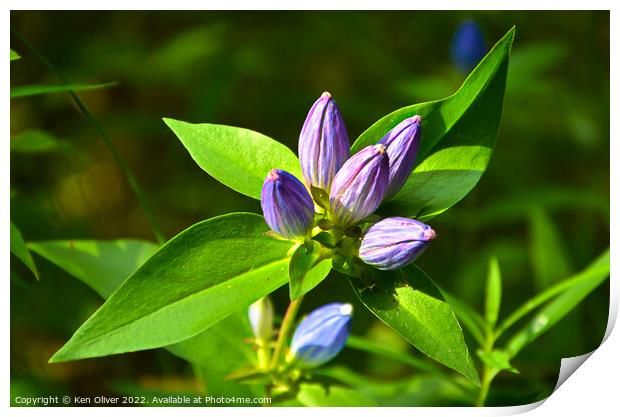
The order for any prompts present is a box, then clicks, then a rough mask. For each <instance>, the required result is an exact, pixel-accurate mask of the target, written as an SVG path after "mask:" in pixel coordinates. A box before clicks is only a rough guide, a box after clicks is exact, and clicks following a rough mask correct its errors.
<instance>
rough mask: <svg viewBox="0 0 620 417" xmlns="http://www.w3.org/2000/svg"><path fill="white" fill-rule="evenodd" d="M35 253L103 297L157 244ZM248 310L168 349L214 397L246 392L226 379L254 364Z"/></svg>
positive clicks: (70, 245)
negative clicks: (195, 371) (194, 372)
mask: <svg viewBox="0 0 620 417" xmlns="http://www.w3.org/2000/svg"><path fill="white" fill-rule="evenodd" d="M29 246H30V248H31V250H32V251H33V252H35V253H37V254H39V255H40V256H42V257H44V258H46V259H47V260H48V261H50V262H52V263H53V264H55V265H57V266H58V267H60V268H62V269H63V270H65V271H66V272H68V273H69V274H71V275H73V276H74V277H76V278H78V279H79V280H81V281H83V282H84V283H85V284H86V285H88V286H89V287H90V288H92V289H93V290H95V291H96V292H97V293H98V294H99V295H101V296H102V297H103V298H104V299H106V298H108V297H109V296H110V295H111V294H112V293H113V292H114V290H116V288H117V287H119V286H120V285H121V283H122V282H123V281H124V280H125V279H126V278H127V277H128V276H129V275H130V274H131V273H132V272H134V271H135V270H136V269H137V268H138V267H139V266H141V265H142V264H144V262H145V261H146V260H148V258H149V257H150V256H151V255H152V254H153V253H155V252H156V251H157V245H155V244H154V243H150V242H144V241H138V240H115V241H92V240H90V241H89V240H69V241H48V242H33V243H30V244H29ZM245 313H246V311H245V310H243V311H239V312H236V313H233V314H231V315H230V316H228V317H227V318H225V319H224V320H222V321H220V322H219V323H217V324H216V325H214V326H212V327H210V328H209V329H207V330H205V331H204V332H202V333H200V334H198V335H196V336H194V337H192V338H190V339H187V340H184V341H183V342H180V343H177V344H174V345H170V346H167V347H166V349H167V350H168V351H170V352H171V353H173V354H175V355H177V356H179V357H181V358H183V359H185V360H187V361H189V362H192V363H193V364H194V365H195V366H196V367H197V369H198V368H199V369H198V370H199V373H200V375H201V376H202V377H203V379H204V380H205V382H206V383H207V390H208V392H209V393H210V394H213V393H220V394H226V392H228V393H231V392H233V391H234V392H235V393H236V394H239V395H241V394H244V393H245V394H247V391H248V389H247V388H246V387H241V388H240V387H239V386H238V385H239V384H235V383H232V382H225V381H224V377H225V376H226V375H228V374H229V373H231V372H232V371H234V370H235V369H238V368H240V367H243V366H247V365H248V364H251V363H254V362H255V358H256V354H255V353H254V352H253V350H252V346H251V345H250V344H248V343H244V341H245V339H247V338H249V337H251V336H252V333H251V330H250V326H249V321H248V318H247V315H246V314H245Z"/></svg>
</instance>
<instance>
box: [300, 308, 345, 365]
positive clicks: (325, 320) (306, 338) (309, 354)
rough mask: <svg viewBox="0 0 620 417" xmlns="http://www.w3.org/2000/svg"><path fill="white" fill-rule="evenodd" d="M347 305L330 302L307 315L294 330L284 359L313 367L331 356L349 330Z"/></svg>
mask: <svg viewBox="0 0 620 417" xmlns="http://www.w3.org/2000/svg"><path fill="white" fill-rule="evenodd" d="M352 312H353V307H352V306H351V304H341V303H331V304H327V305H324V306H323V307H319V308H317V309H316V310H314V311H313V312H312V313H310V314H309V315H308V317H306V318H305V319H304V320H302V322H301V323H299V326H297V329H296V330H295V333H294V334H293V340H292V342H291V351H290V353H289V357H288V360H289V361H294V362H295V364H296V365H297V366H300V367H302V368H314V367H317V366H320V365H323V364H324V363H325V362H327V361H329V360H331V359H333V358H334V357H335V356H336V355H338V353H340V351H341V350H342V348H344V344H345V342H346V341H347V338H348V337H349V333H350V332H351V313H352Z"/></svg>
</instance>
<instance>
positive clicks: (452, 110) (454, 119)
mask: <svg viewBox="0 0 620 417" xmlns="http://www.w3.org/2000/svg"><path fill="white" fill-rule="evenodd" d="M514 32H515V29H514V28H512V29H511V30H510V31H509V32H508V33H507V34H506V35H505V36H504V37H503V38H502V39H501V40H500V41H499V42H498V43H497V44H496V45H495V46H494V47H493V49H491V51H490V52H489V53H488V54H487V56H486V57H485V58H484V59H483V60H482V61H481V62H480V64H479V65H478V66H477V67H476V68H475V69H474V70H473V72H472V73H471V74H470V75H469V77H467V79H466V80H465V82H464V83H463V85H462V86H461V88H460V89H459V90H458V91H457V92H456V93H455V94H453V95H452V96H450V97H448V98H445V99H443V100H438V101H431V102H427V103H421V104H415V105H412V106H408V107H403V108H401V109H399V110H396V111H394V112H392V113H390V114H388V115H387V116H385V117H383V118H381V119H380V120H379V121H377V122H376V123H375V124H373V125H372V126H371V127H370V128H368V129H367V130H366V131H365V132H364V133H362V135H361V136H360V137H359V138H358V139H357V141H356V142H355V143H354V144H353V147H352V151H353V152H357V151H359V150H360V149H361V148H363V147H364V146H368V145H370V144H373V143H376V142H377V141H379V140H380V139H381V138H382V137H383V136H384V135H385V134H386V133H387V132H389V131H390V130H391V129H392V128H393V127H395V126H396V125H397V124H398V123H400V122H401V121H403V120H404V119H406V118H408V117H411V116H414V115H416V114H418V115H420V116H422V118H423V119H422V120H423V121H422V137H421V141H420V150H419V153H418V164H417V166H416V167H415V169H414V171H413V173H412V174H411V176H410V177H409V179H408V180H407V182H406V183H405V185H404V187H403V188H402V189H401V191H400V192H399V193H398V194H397V195H396V196H395V197H394V198H393V199H392V200H390V201H388V202H386V203H385V204H384V205H383V207H382V209H381V210H382V212H383V213H384V214H398V215H401V216H403V215H405V216H410V217H417V218H420V219H422V220H428V219H430V218H432V217H434V216H436V215H438V214H440V213H442V212H443V211H445V210H447V209H448V208H450V207H451V206H452V205H454V204H456V203H457V202H458V201H460V200H461V199H462V198H463V197H465V196H466V195H467V194H468V193H469V192H470V191H471V190H472V188H473V187H474V186H475V185H476V184H477V182H478V180H479V179H480V177H481V176H482V174H483V173H484V171H485V170H486V167H487V165H488V163H489V160H490V159H491V154H492V152H493V148H494V147H495V139H496V137H497V132H498V130H499V125H500V120H501V115H502V106H503V100H504V90H505V87H506V73H507V69H508V59H509V58H508V57H509V53H510V48H511V45H512V41H513V39H514Z"/></svg>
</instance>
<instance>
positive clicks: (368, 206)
mask: <svg viewBox="0 0 620 417" xmlns="http://www.w3.org/2000/svg"><path fill="white" fill-rule="evenodd" d="M389 174H390V164H389V159H388V155H387V152H386V149H385V145H383V144H381V143H378V144H376V145H372V146H367V147H365V148H364V149H362V150H361V151H359V152H358V153H356V154H355V155H353V156H352V157H351V158H349V160H348V161H347V162H345V164H344V165H343V166H342V168H340V171H338V173H337V174H336V176H335V177H334V182H333V184H332V189H331V192H330V194H329V203H330V206H331V212H332V214H333V216H334V220H335V221H336V222H337V223H338V224H339V225H340V226H351V225H354V224H355V223H358V222H359V221H360V220H363V219H364V218H366V217H368V216H369V215H370V214H372V212H374V211H375V210H376V209H377V207H379V204H381V200H383V197H384V196H385V192H386V191H387V188H388V179H389Z"/></svg>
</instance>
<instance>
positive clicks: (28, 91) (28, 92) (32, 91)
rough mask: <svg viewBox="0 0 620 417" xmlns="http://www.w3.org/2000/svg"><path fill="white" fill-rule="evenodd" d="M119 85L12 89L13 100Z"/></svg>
mask: <svg viewBox="0 0 620 417" xmlns="http://www.w3.org/2000/svg"><path fill="white" fill-rule="evenodd" d="M116 84H118V83H116V82H111V83H101V84H56V85H22V86H19V87H12V88H11V98H19V97H29V96H38V95H41V94H56V93H68V92H70V91H86V90H98V89H100V88H106V87H111V86H114V85H116Z"/></svg>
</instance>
